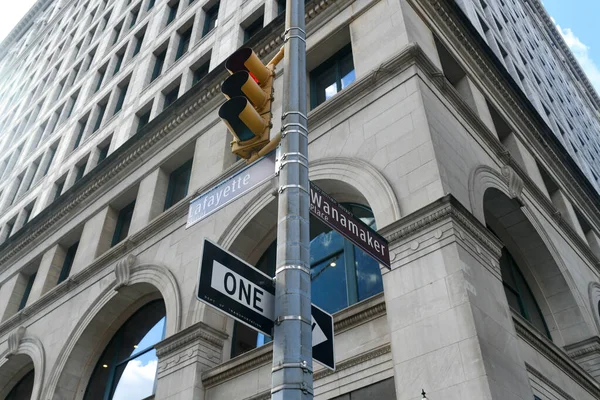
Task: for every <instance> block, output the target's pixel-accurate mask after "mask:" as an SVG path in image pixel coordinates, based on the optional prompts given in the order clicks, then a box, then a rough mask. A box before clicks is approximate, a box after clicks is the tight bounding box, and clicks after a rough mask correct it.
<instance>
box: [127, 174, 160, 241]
mask: <svg viewBox="0 0 600 400" xmlns="http://www.w3.org/2000/svg"><path fill="white" fill-rule="evenodd" d="M168 187H169V175H168V174H167V173H166V172H165V171H164V170H163V169H162V168H157V169H155V170H154V171H153V172H152V173H150V175H148V176H146V177H145V178H144V179H142V181H141V182H140V188H139V189H138V195H137V198H136V200H135V209H134V210H133V217H132V219H131V225H130V227H129V234H130V235H131V234H133V233H135V232H138V231H139V230H140V229H142V228H143V227H144V226H146V225H148V222H150V221H151V220H152V219H153V218H154V217H156V216H157V215H159V214H160V213H161V212H163V209H164V206H165V198H166V196H167V189H168Z"/></svg>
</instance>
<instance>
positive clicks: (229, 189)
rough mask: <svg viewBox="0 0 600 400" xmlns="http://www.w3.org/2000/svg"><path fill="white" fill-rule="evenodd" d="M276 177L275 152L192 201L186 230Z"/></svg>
mask: <svg viewBox="0 0 600 400" xmlns="http://www.w3.org/2000/svg"><path fill="white" fill-rule="evenodd" d="M274 175H275V152H272V153H270V154H268V155H266V156H265V157H263V158H261V159H260V160H258V161H256V162H255V163H253V164H250V165H249V166H247V167H245V168H244V169H242V170H240V171H238V172H237V173H236V174H235V175H232V176H230V177H229V178H227V179H225V180H224V181H222V182H221V183H219V184H218V185H216V186H214V187H212V188H211V189H209V190H207V191H206V192H204V193H202V194H201V195H200V196H198V197H196V198H195V199H194V200H192V201H190V208H189V211H188V220H187V225H186V228H189V227H190V226H192V225H194V224H196V223H198V222H200V221H202V220H203V219H204V218H206V217H208V216H209V215H211V214H213V213H214V212H216V211H218V210H219V209H221V208H223V207H225V206H226V205H227V204H229V203H231V202H232V201H234V200H235V199H237V198H238V197H240V196H242V195H244V194H246V193H247V192H249V191H250V190H252V189H254V188H255V187H256V186H258V185H260V184H261V183H263V182H265V181H266V180H268V179H270V178H272V177H273V176H274Z"/></svg>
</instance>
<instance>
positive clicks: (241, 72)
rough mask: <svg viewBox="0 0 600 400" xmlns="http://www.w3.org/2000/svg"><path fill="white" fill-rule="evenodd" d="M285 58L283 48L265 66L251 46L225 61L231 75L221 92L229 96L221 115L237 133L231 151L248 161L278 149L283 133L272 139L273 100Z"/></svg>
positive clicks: (231, 130)
mask: <svg viewBox="0 0 600 400" xmlns="http://www.w3.org/2000/svg"><path fill="white" fill-rule="evenodd" d="M282 57H283V48H282V49H281V50H280V51H279V53H278V54H277V55H276V56H275V57H274V58H273V60H271V62H269V64H267V65H264V64H263V63H262V62H261V61H260V60H259V59H258V57H257V56H256V54H255V53H254V51H252V49H250V48H247V47H245V48H242V49H239V50H238V51H236V52H235V53H233V54H232V55H231V56H230V57H229V58H228V59H227V62H226V63H225V67H226V68H227V70H228V71H229V73H230V74H231V76H230V77H229V78H227V79H226V80H225V82H223V86H222V87H221V91H222V92H223V94H224V95H225V97H226V98H227V101H226V102H225V104H223V105H222V106H221V108H220V109H219V117H221V119H222V120H223V121H224V122H225V124H226V125H227V127H228V128H229V131H230V132H231V133H232V135H233V139H234V140H233V141H232V142H231V151H232V152H233V153H234V154H237V155H238V156H240V157H242V158H244V159H246V160H248V162H251V161H254V160H256V159H257V158H258V157H261V156H263V155H264V154H266V153H267V152H268V151H271V150H272V149H274V148H275V147H276V145H277V143H278V142H279V135H278V136H277V137H276V138H275V139H273V140H271V139H270V131H271V102H272V100H273V76H274V74H275V66H276V65H277V63H278V62H279V61H280V60H281V58H282Z"/></svg>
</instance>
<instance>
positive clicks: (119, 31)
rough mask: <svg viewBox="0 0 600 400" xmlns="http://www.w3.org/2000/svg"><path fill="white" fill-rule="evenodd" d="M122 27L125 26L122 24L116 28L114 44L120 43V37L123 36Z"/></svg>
mask: <svg viewBox="0 0 600 400" xmlns="http://www.w3.org/2000/svg"><path fill="white" fill-rule="evenodd" d="M122 26H123V25H122V24H121V25H119V26H116V27H115V29H114V35H115V36H114V38H113V42H112V44H115V43H117V42H118V41H119V36H120V35H121V28H122Z"/></svg>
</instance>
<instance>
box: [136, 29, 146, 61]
mask: <svg viewBox="0 0 600 400" xmlns="http://www.w3.org/2000/svg"><path fill="white" fill-rule="evenodd" d="M145 35H146V32H144V33H142V34H141V35H139V36H136V38H135V48H134V49H133V57H135V56H136V55H137V54H138V53H139V52H140V50H141V49H142V44H143V43H144V36H145Z"/></svg>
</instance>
